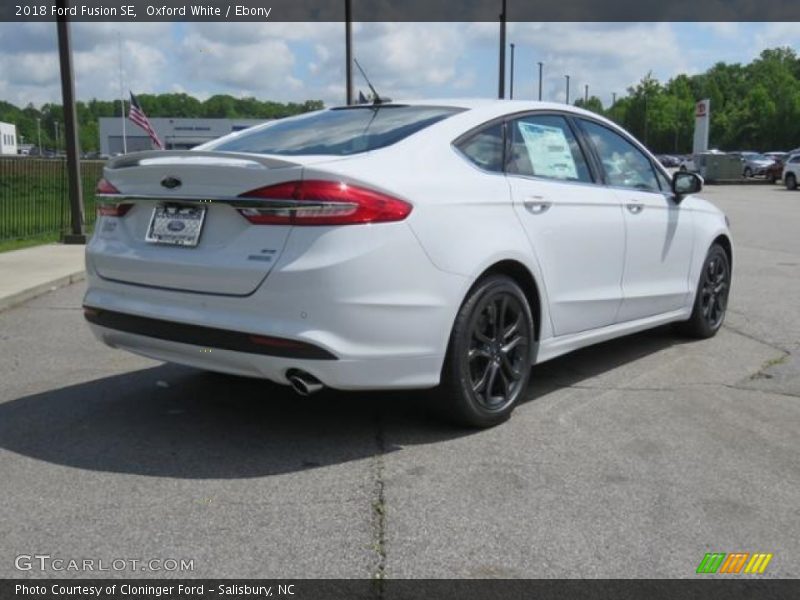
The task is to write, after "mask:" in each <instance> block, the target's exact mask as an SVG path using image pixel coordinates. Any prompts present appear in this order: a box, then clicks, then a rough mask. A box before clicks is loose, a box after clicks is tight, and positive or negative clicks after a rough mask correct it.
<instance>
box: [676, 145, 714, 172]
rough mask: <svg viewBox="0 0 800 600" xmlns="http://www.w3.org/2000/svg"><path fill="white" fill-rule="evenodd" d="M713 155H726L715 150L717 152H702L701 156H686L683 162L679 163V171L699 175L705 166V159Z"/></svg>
mask: <svg viewBox="0 0 800 600" xmlns="http://www.w3.org/2000/svg"><path fill="white" fill-rule="evenodd" d="M711 154H725V153H724V152H720V151H719V150H716V149H715V150H708V151H707V152H701V153H699V154H688V155H686V156H684V157H683V160H681V161H680V162H679V163H678V170H679V171H688V172H690V173H699V172H700V171H701V170H702V168H703V167H704V166H705V157H706V156H709V155H711Z"/></svg>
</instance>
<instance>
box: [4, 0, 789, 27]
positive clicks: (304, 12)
mask: <svg viewBox="0 0 800 600" xmlns="http://www.w3.org/2000/svg"><path fill="white" fill-rule="evenodd" d="M67 4H68V9H67V10H68V11H69V14H68V15H66V16H67V17H68V18H69V19H71V20H74V21H98V22H148V21H209V22H210V21H217V22H244V21H256V22H265V21H279V22H286V21H294V22H302V21H339V22H344V21H345V19H346V16H345V1H344V0H69V2H68V3H67ZM501 11H502V0H403V1H377V0H355V1H353V3H352V13H353V15H352V16H353V21H354V22H370V21H406V22H408V21H429V22H464V21H468V22H478V21H480V22H497V20H498V18H499V15H500V13H501ZM58 16H59V14H58V3H57V2H56V1H55V0H3V2H2V3H0V21H55V20H56V18H57V17H58ZM507 20H508V21H510V22H513V21H532V22H553V21H569V22H577V21H583V22H633V21H648V22H654V21H670V22H675V21H697V22H699V21H750V22H756V21H757V22H773V21H781V22H787V21H792V22H796V21H800V2H798V1H797V0H724V1H722V2H719V1H717V2H702V1H698V0H668V1H666V2H642V0H605V1H600V0H560V1H558V2H554V1H553V0H508V10H507Z"/></svg>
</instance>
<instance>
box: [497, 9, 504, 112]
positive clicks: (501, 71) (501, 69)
mask: <svg viewBox="0 0 800 600" xmlns="http://www.w3.org/2000/svg"><path fill="white" fill-rule="evenodd" d="M502 10H503V12H501V13H500V60H499V65H498V77H497V97H498V98H500V99H501V100H502V99H503V98H505V97H506V0H503V7H502Z"/></svg>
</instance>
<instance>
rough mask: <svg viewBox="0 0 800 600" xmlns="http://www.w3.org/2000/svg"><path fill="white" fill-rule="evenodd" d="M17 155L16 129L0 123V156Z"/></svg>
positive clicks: (14, 126)
mask: <svg viewBox="0 0 800 600" xmlns="http://www.w3.org/2000/svg"><path fill="white" fill-rule="evenodd" d="M16 153H17V127H16V125H14V124H12V123H2V122H0V154H16Z"/></svg>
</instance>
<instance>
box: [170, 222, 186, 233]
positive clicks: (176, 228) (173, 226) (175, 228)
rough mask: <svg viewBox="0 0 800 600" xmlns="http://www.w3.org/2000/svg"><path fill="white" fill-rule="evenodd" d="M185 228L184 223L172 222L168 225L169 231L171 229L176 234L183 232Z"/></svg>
mask: <svg viewBox="0 0 800 600" xmlns="http://www.w3.org/2000/svg"><path fill="white" fill-rule="evenodd" d="M185 227H186V223H184V222H183V221H170V222H169V223H167V229H169V230H170V231H175V232H177V231H183V230H184V228H185Z"/></svg>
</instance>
